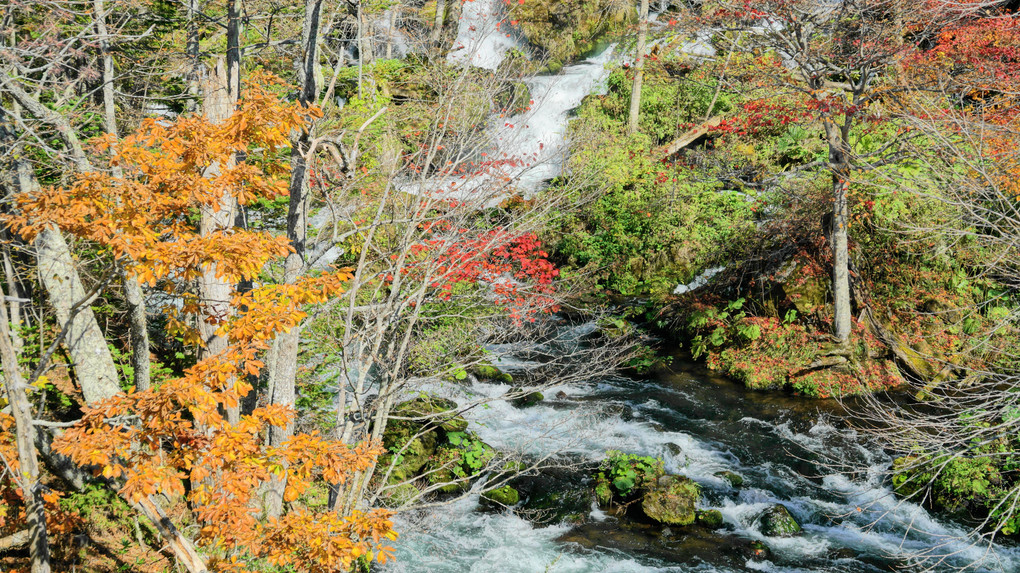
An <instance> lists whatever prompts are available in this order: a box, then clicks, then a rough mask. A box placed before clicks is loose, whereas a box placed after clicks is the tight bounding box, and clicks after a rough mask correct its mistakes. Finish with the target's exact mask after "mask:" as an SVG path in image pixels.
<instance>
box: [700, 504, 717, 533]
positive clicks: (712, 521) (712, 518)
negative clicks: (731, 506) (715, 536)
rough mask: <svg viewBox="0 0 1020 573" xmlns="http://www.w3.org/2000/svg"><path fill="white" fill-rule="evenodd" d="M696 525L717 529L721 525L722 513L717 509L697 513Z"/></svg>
mask: <svg viewBox="0 0 1020 573" xmlns="http://www.w3.org/2000/svg"><path fill="white" fill-rule="evenodd" d="M697 519H698V525H701V526H704V527H707V528H709V529H718V528H720V527H722V525H723V516H722V512H721V511H719V510H718V509H709V510H706V511H699V512H698V518H697Z"/></svg>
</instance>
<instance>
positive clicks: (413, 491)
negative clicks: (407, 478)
mask: <svg viewBox="0 0 1020 573" xmlns="http://www.w3.org/2000/svg"><path fill="white" fill-rule="evenodd" d="M420 494H421V490H419V489H418V488H417V487H415V486H414V484H411V483H398V484H396V485H394V486H392V487H391V488H390V489H387V490H386V491H384V492H383V498H384V500H385V503H386V505H388V506H390V507H400V506H401V505H404V504H407V503H411V502H413V501H415V500H416V499H417V498H418V496H419V495H420Z"/></svg>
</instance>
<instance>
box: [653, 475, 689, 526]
mask: <svg viewBox="0 0 1020 573" xmlns="http://www.w3.org/2000/svg"><path fill="white" fill-rule="evenodd" d="M700 495H701V490H700V488H699V487H698V484H696V483H694V482H693V481H691V480H690V479H688V478H686V477H683V476H674V475H668V476H663V477H661V478H659V480H658V481H657V482H656V484H655V486H654V487H652V488H650V489H649V490H648V491H646V492H645V494H644V497H642V498H641V510H642V511H644V513H645V515H647V516H648V517H650V518H652V519H654V520H655V521H658V522H659V523H665V524H668V525H690V524H691V523H694V520H695V518H696V513H695V509H694V506H695V504H697V502H698V497H699V496H700Z"/></svg>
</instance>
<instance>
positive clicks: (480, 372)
mask: <svg viewBox="0 0 1020 573" xmlns="http://www.w3.org/2000/svg"><path fill="white" fill-rule="evenodd" d="M469 370H470V372H471V373H472V374H474V375H475V378H478V379H479V380H487V381H492V382H502V383H503V384H513V383H514V377H513V376H511V375H510V374H508V373H506V372H503V371H502V370H500V369H499V368H496V367H495V366H493V365H492V364H488V363H484V362H483V363H481V364H475V365H474V366H472V367H471V368H469Z"/></svg>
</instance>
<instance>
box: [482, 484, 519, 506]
mask: <svg viewBox="0 0 1020 573" xmlns="http://www.w3.org/2000/svg"><path fill="white" fill-rule="evenodd" d="M482 499H483V500H485V501H489V502H492V503H494V504H498V505H501V506H506V507H511V506H514V505H517V503H518V502H520V501H521V494H520V492H518V491H517V490H516V489H514V488H512V487H510V486H509V485H504V486H503V487H498V488H496V489H490V490H489V491H486V492H482Z"/></svg>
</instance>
